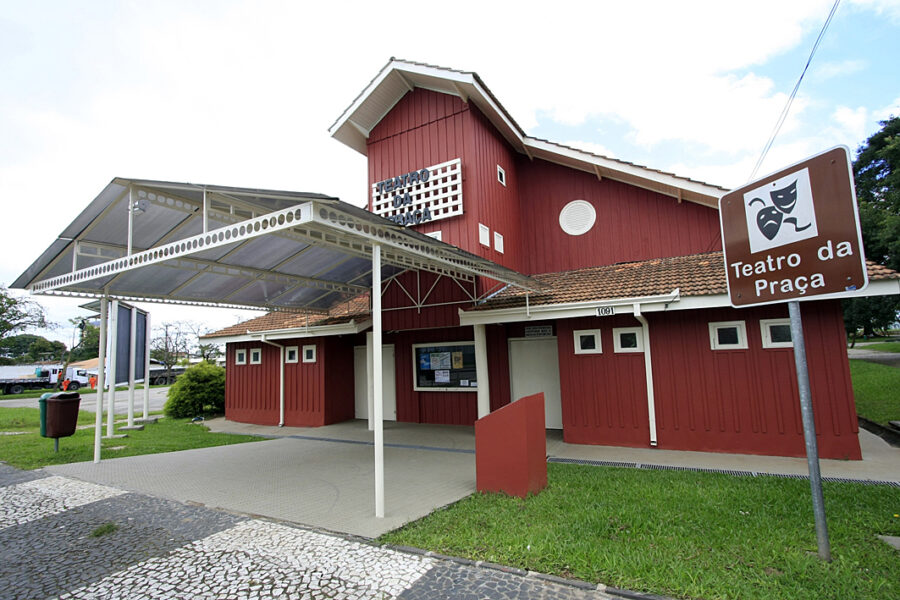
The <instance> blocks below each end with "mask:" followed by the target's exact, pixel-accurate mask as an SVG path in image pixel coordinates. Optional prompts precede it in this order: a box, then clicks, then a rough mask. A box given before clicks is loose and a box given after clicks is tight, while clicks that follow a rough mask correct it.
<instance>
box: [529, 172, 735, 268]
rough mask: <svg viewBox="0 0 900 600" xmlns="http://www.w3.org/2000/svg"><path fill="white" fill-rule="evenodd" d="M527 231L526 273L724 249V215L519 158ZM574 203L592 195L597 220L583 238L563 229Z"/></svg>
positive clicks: (645, 191) (588, 175)
mask: <svg viewBox="0 0 900 600" xmlns="http://www.w3.org/2000/svg"><path fill="white" fill-rule="evenodd" d="M518 172H519V190H520V193H521V200H520V202H521V215H522V231H523V232H529V235H528V249H527V250H528V251H527V252H526V253H525V255H524V258H525V265H524V271H525V272H526V273H551V272H555V271H567V270H571V269H580V268H583V267H592V266H597V265H608V264H614V263H617V262H629V261H636V260H645V259H650V258H658V257H662V256H684V255H687V254H696V253H700V252H709V251H711V250H718V249H721V247H722V245H721V239H720V235H719V213H718V211H717V210H715V209H713V208H708V207H705V206H701V205H699V204H694V203H692V202H682V203H681V204H679V203H678V201H677V200H675V199H674V198H671V197H668V196H663V195H661V194H657V193H655V192H651V191H648V190H644V189H642V188H637V187H634V186H631V185H628V184H625V183H620V182H617V181H612V180H610V179H603V180H602V181H600V180H598V179H597V177H596V176H595V175H592V174H590V173H585V172H583V171H576V170H574V169H569V168H567V167H562V166H559V165H554V164H552V163H549V162H546V161H542V160H534V161H529V160H528V159H527V158H522V157H520V158H519V161H518ZM572 200H586V201H588V202H590V203H591V204H592V205H593V206H594V208H595V209H596V210H597V221H596V223H595V224H594V226H593V228H591V230H590V231H588V232H587V233H585V234H584V235H579V236H571V235H568V234H567V233H565V232H563V230H562V229H561V228H560V226H559V213H560V211H561V210H562V208H563V207H564V206H565V205H566V204H568V203H569V202H571V201H572Z"/></svg>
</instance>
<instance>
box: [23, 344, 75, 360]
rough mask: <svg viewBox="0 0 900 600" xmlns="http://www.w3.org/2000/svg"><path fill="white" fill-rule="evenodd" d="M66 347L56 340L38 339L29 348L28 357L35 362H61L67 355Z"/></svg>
mask: <svg viewBox="0 0 900 600" xmlns="http://www.w3.org/2000/svg"><path fill="white" fill-rule="evenodd" d="M66 350H67V349H66V345H65V344H63V343H62V342H57V341H55V340H48V339H46V338H38V339H36V340H35V341H33V342H32V343H31V345H30V346H28V355H27V356H28V357H29V358H30V359H31V360H32V361H33V362H41V361H45V360H52V361H55V362H61V361H62V360H63V357H65V355H66Z"/></svg>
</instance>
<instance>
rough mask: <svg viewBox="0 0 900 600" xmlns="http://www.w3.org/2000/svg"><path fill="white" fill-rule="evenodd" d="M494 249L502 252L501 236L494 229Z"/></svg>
mask: <svg viewBox="0 0 900 600" xmlns="http://www.w3.org/2000/svg"><path fill="white" fill-rule="evenodd" d="M494 250H496V251H497V252H499V253H500V254H503V236H502V235H500V234H499V233H497V232H496V231H495V232H494Z"/></svg>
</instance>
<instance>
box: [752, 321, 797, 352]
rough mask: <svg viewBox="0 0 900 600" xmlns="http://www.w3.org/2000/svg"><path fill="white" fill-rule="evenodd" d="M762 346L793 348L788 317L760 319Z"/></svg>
mask: <svg viewBox="0 0 900 600" xmlns="http://www.w3.org/2000/svg"><path fill="white" fill-rule="evenodd" d="M759 328H760V329H761V330H762V345H763V348H793V347H794V342H793V340H792V339H791V320H790V319H760V320H759Z"/></svg>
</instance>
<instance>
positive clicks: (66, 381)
mask: <svg viewBox="0 0 900 600" xmlns="http://www.w3.org/2000/svg"><path fill="white" fill-rule="evenodd" d="M70 383H72V382H71V381H69V378H68V377H66V378H65V379H63V382H62V389H63V391H64V392H67V391H69V384H70Z"/></svg>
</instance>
